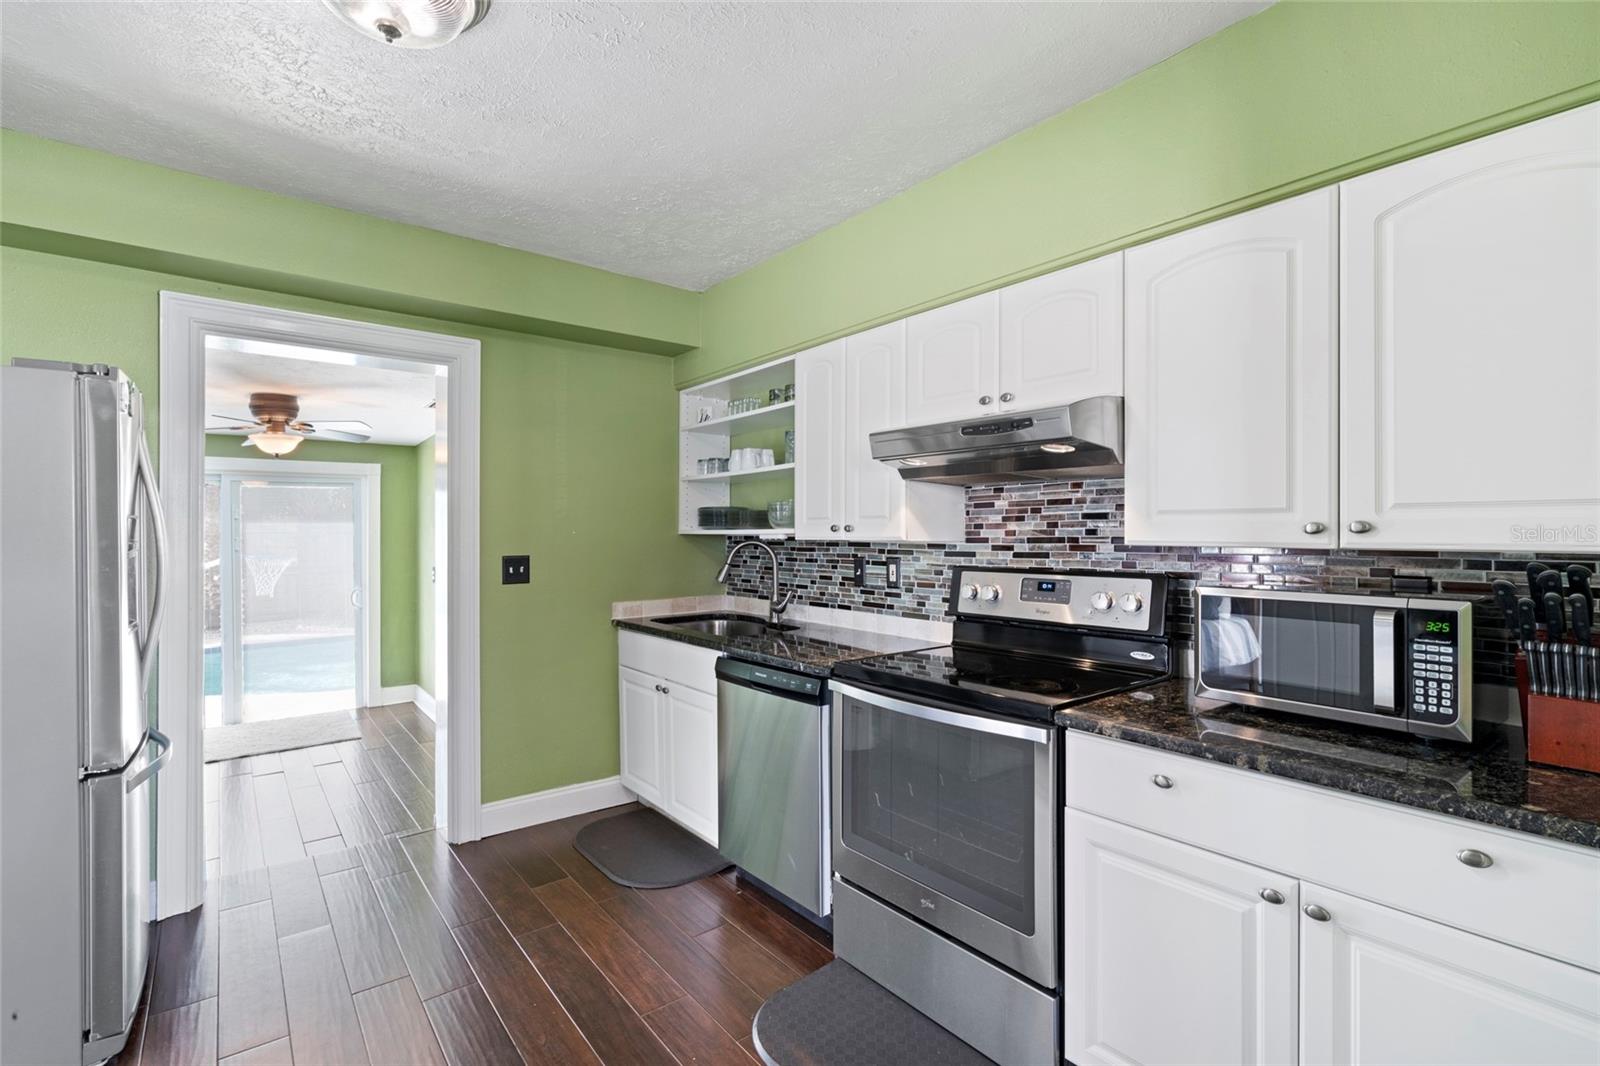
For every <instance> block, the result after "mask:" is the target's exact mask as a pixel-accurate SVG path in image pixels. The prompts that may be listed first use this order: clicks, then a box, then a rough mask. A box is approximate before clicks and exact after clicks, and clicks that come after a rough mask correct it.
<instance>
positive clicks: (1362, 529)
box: [1345, 518, 1372, 533]
mask: <svg viewBox="0 0 1600 1066" xmlns="http://www.w3.org/2000/svg"><path fill="white" fill-rule="evenodd" d="M1345 528H1346V529H1348V530H1349V531H1350V532H1352V533H1371V532H1372V523H1371V522H1363V521H1361V519H1359V518H1358V519H1356V520H1355V521H1354V522H1351V523H1350V524H1349V525H1348V526H1345Z"/></svg>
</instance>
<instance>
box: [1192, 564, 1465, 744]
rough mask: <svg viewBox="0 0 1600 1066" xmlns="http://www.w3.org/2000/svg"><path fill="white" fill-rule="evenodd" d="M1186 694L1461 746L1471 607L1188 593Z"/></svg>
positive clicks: (1416, 600) (1265, 592) (1415, 600)
mask: <svg viewBox="0 0 1600 1066" xmlns="http://www.w3.org/2000/svg"><path fill="white" fill-rule="evenodd" d="M1195 591H1196V597H1195V600H1196V607H1195V613H1196V617H1195V638H1194V640H1195V671H1194V672H1195V679H1196V692H1197V693H1199V694H1200V695H1202V696H1209V697H1212V698H1214V699H1224V700H1229V701H1231V702H1233V703H1239V704H1244V705H1246V706H1250V707H1261V708H1265V709H1267V710H1275V711H1290V712H1293V713H1295V714H1303V715H1311V716H1314V717H1318V718H1333V719H1337V720H1339V721H1342V722H1355V723H1360V724H1363V725H1370V726H1376V727H1378V728H1380V729H1394V730H1400V731H1402V732H1407V733H1416V734H1419V735H1421V736H1430V737H1445V738H1448V739H1451V740H1465V741H1470V740H1471V739H1472V604H1471V603H1470V602H1468V601H1466V600H1449V599H1433V598H1427V597H1397V596H1362V595H1337V594H1331V593H1318V592H1281V591H1277V590H1274V589H1254V588H1213V587H1209V586H1201V587H1200V588H1198V589H1196V590H1195Z"/></svg>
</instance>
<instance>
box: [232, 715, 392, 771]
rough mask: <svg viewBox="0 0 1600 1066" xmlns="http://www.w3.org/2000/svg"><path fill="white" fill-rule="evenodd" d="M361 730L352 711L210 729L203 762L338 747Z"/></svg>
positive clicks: (356, 735) (354, 737)
mask: <svg viewBox="0 0 1600 1066" xmlns="http://www.w3.org/2000/svg"><path fill="white" fill-rule="evenodd" d="M360 736H361V730H360V728H359V727H358V726H357V725H356V718H355V712H354V711H329V712H328V713H326V714H305V715H301V716H299V717H297V718H275V719H273V720H272V721H270V722H241V723H239V724H238V725H219V726H212V727H211V728H210V729H207V730H206V762H222V761H223V760H225V759H242V758H244V757H245V756H247V755H265V754H267V753H268V752H272V751H288V750H290V749H291V748H311V747H315V746H316V745H318V744H337V743H338V742H339V741H341V740H356V739H357V738H359V737H360Z"/></svg>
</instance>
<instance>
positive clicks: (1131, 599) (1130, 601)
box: [1117, 592, 1144, 614]
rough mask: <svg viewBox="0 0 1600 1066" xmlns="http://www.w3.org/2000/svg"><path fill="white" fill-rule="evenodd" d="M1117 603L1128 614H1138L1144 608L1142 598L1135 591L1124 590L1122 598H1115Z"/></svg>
mask: <svg viewBox="0 0 1600 1066" xmlns="http://www.w3.org/2000/svg"><path fill="white" fill-rule="evenodd" d="M1117 605H1118V606H1119V607H1121V608H1122V609H1123V610H1124V611H1127V612H1128V613H1129V614H1138V613H1139V612H1140V611H1142V610H1144V598H1143V597H1141V596H1140V595H1139V594H1138V593H1137V592H1124V593H1123V594H1122V598H1121V599H1119V600H1117Z"/></svg>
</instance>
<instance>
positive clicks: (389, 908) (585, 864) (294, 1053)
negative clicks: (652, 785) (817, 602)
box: [117, 704, 832, 1066]
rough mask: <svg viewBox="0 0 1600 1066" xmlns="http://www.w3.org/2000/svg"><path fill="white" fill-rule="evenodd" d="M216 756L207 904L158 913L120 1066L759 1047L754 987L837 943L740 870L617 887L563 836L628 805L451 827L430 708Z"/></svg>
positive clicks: (535, 1057)
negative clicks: (440, 813) (494, 830)
mask: <svg viewBox="0 0 1600 1066" xmlns="http://www.w3.org/2000/svg"><path fill="white" fill-rule="evenodd" d="M360 725H361V739H359V740H352V741H346V742H345V743H343V744H335V745H327V746H324V747H318V748H307V749H303V750H300V751H293V752H283V753H281V754H277V755H266V756H258V757H255V758H251V759H239V760H235V761H234V762H230V763H213V764H211V765H208V766H207V767H206V775H205V781H206V800H207V803H206V856H207V863H206V903H205V906H203V907H201V908H200V909H198V910H196V911H193V912H191V913H189V914H184V915H179V916H177V917H174V918H169V919H167V920H166V921H164V922H161V923H160V924H159V925H158V926H157V927H156V928H155V930H154V933H153V939H152V944H151V953H150V958H151V965H150V971H149V974H148V975H147V977H146V980H145V990H144V996H143V1000H142V1002H141V1005H140V1008H139V1013H138V1016H137V1017H136V1019H135V1025H134V1033H133V1034H132V1036H131V1038H130V1039H129V1042H128V1047H127V1049H126V1050H125V1051H124V1052H123V1053H122V1055H121V1056H119V1058H118V1060H117V1062H118V1064H119V1066H133V1064H138V1066H168V1064H171V1066H189V1064H214V1063H222V1064H226V1066H271V1064H277V1063H285V1064H290V1063H292V1064H298V1066H353V1064H359V1063H372V1064H374V1066H400V1064H407V1063H418V1064H432V1063H448V1064H452V1066H455V1064H461V1066H467V1064H471V1066H477V1064H494V1063H512V1064H515V1063H522V1062H526V1063H582V1062H589V1063H594V1062H603V1063H607V1064H614V1066H621V1064H630V1066H631V1064H634V1063H667V1064H671V1063H681V1064H683V1066H688V1064H690V1063H697V1064H698V1063H710V1064H717V1063H734V1064H742V1066H749V1064H750V1063H752V1062H754V1061H755V1055H754V1052H753V1051H752V1048H751V1043H750V1024H751V1022H752V1021H753V1020H754V1018H755V1013H756V1009H757V1008H758V1007H760V1005H761V1003H762V1001H763V1000H764V999H766V997H767V996H770V995H771V994H772V993H773V992H774V991H776V990H777V989H779V988H782V987H783V986H784V985H786V984H789V983H790V982H792V981H795V980H797V979H798V978H799V977H801V976H802V975H803V974H805V973H809V972H810V971H812V970H814V969H816V968H817V967H819V966H821V965H822V964H823V963H825V962H827V961H828V960H829V959H830V958H832V953H831V951H830V950H829V946H828V943H827V940H826V937H825V936H824V935H823V934H822V933H821V932H820V931H818V930H816V929H814V928H813V927H811V926H809V925H808V924H806V923H804V922H802V921H800V920H799V919H797V918H795V917H794V916H793V915H792V914H790V913H789V912H788V911H786V910H785V909H784V908H783V907H782V906H781V905H780V904H778V903H776V902H775V901H773V900H771V899H769V898H768V897H766V896H765V895H764V894H762V893H760V892H759V891H757V890H755V889H753V888H750V887H748V886H746V885H744V884H741V883H740V882H738V881H737V880H735V879H734V878H733V877H732V876H731V875H730V874H721V875H717V876H714V877H708V878H706V879H704V880H702V881H697V882H695V883H693V884H688V885H682V886H680V887H678V888H670V889H662V890H658V891H638V890H635V889H629V888H622V887H621V886H618V885H615V884H613V883H612V882H611V881H609V880H607V879H606V878H605V877H604V876H603V875H602V874H601V873H600V871H599V870H597V869H596V868H595V867H594V866H593V865H592V864H590V863H589V861H588V860H586V859H584V858H583V857H582V856H581V855H579V854H578V852H577V850H576V849H574V848H573V847H572V838H573V836H574V835H575V834H576V833H577V831H578V829H579V828H581V827H582V826H583V825H584V824H586V823H587V822H590V821H593V820H595V819H596V818H604V817H606V816H608V815H611V814H616V813H620V812H621V811H624V810H628V809H629V808H628V807H615V808H612V809H610V810H605V811H596V812H593V813H591V814H585V815H580V816H578V817H576V818H568V819H565V820H564V821H560V822H551V823H548V824H545V825H539V826H533V827H530V828H528V829H520V830H517V831H515V832H511V833H505V834H503V835H501V836H497V837H490V838H486V839H484V840H480V841H475V842H473V843H471V844H466V845H462V846H460V847H452V846H450V845H448V844H446V843H445V841H444V838H443V837H442V836H441V835H439V834H438V833H435V832H433V831H432V830H431V829H427V828H424V827H425V826H428V825H431V823H432V821H433V747H434V743H433V741H434V737H433V723H432V722H430V721H429V720H428V719H427V717H425V716H424V715H423V714H422V713H421V712H420V711H418V710H417V709H416V708H415V707H413V706H411V705H410V704H400V705H396V706H391V707H379V708H373V709H371V710H368V711H363V712H361V719H360Z"/></svg>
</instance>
